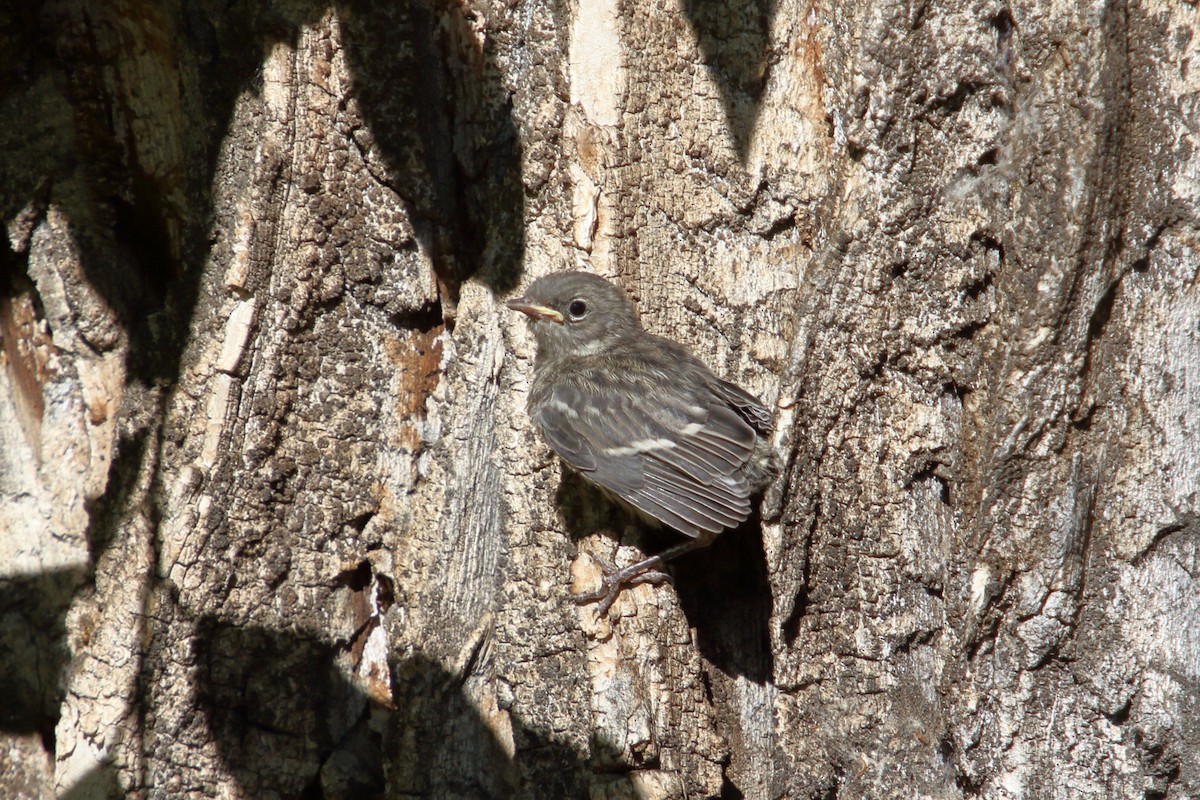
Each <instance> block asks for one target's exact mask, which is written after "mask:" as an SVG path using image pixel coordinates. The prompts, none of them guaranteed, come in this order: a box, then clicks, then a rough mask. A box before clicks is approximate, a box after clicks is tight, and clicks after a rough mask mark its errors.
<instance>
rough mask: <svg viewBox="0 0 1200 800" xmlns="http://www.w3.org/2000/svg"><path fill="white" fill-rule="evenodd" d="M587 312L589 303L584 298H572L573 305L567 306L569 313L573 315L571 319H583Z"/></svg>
mask: <svg viewBox="0 0 1200 800" xmlns="http://www.w3.org/2000/svg"><path fill="white" fill-rule="evenodd" d="M587 312H588V305H587V303H585V302H583V301H582V300H572V301H571V305H569V306H567V313H568V314H570V315H571V319H583V318H584V316H586V315H587Z"/></svg>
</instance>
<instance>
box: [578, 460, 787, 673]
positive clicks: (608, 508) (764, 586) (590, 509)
mask: <svg viewBox="0 0 1200 800" xmlns="http://www.w3.org/2000/svg"><path fill="white" fill-rule="evenodd" d="M555 501H556V502H557V503H558V506H559V508H561V509H562V513H563V521H564V522H565V523H566V527H567V532H568V533H569V534H570V535H571V537H572V538H573V539H575V540H578V539H581V538H583V537H584V536H590V535H591V534H593V533H598V532H600V533H605V534H607V535H609V536H612V537H614V538H618V539H619V538H620V537H619V536H618V535H617V533H615V532H617V531H621V530H623V529H624V528H625V527H626V526H627V525H628V524H629V523H630V522H631V521H633V519H634V518H633V515H631V514H628V513H626V512H624V511H623V510H622V509H621V508H620V507H619V506H618V505H617V504H616V503H614V502H612V501H610V500H608V499H607V498H605V497H604V495H603V494H601V493H600V492H599V491H598V490H596V489H595V488H593V487H592V486H590V485H589V484H587V483H586V482H584V480H583V478H581V477H580V476H579V475H577V474H576V473H574V472H571V471H570V470H564V471H563V477H562V482H561V483H560V484H559V488H558V493H557V495H556V497H555ZM635 525H636V526H637V529H638V537H639V542H638V544H639V545H640V546H641V547H642V549H643V550H644V551H645V554H646V556H647V557H648V556H651V555H653V554H655V553H658V552H661V551H662V550H665V549H666V548H668V547H670V546H672V545H675V544H679V543H680V542H681V541H682V540H683V535H682V534H679V533H676V532H675V531H672V530H669V529H665V528H663V529H659V530H655V529H654V528H651V527H650V526H649V525H647V524H645V523H642V522H641V521H640V520H639V521H636V522H635ZM569 566H570V565H568V564H563V566H562V569H563V573H564V575H565V574H566V572H567V570H568V569H569ZM666 571H667V573H668V574H670V575H671V576H672V578H673V579H674V582H675V591H676V594H677V595H678V597H679V605H680V607H681V608H682V609H683V612H684V614H685V615H686V616H687V619H688V624H689V625H691V626H692V627H694V628H695V629H696V641H697V647H698V648H699V650H700V654H701V655H702V656H703V657H704V658H705V659H706V660H707V661H708V662H709V663H711V664H712V665H713V666H715V667H716V668H717V669H719V670H721V671H722V672H724V673H726V674H727V675H729V676H731V677H737V676H741V677H744V678H746V679H747V680H749V681H753V682H754V683H758V684H762V683H766V682H769V681H771V679H772V674H771V673H772V669H771V665H772V661H771V646H770V642H771V638H770V628H769V627H768V626H769V622H770V618H771V585H770V581H769V580H768V577H767V558H766V553H765V552H764V550H763V545H762V532H761V523H760V521H759V519H758V517H757V514H756V515H755V516H753V517H751V518H750V519H749V520H747V521H746V522H745V523H743V524H742V525H740V526H739V527H738V528H736V529H735V530H729V531H725V532H724V533H722V534H721V535H720V536H718V537H717V538H716V539H715V540H714V541H713V543H712V544H711V545H709V546H708V547H705V548H703V549H701V550H697V551H695V552H693V553H688V554H687V555H684V556H681V557H680V558H678V559H677V560H675V561H673V562H670V563H669V564H668V565H667V570H666Z"/></svg>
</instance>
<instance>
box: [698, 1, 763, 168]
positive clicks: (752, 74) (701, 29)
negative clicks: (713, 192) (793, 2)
mask: <svg viewBox="0 0 1200 800" xmlns="http://www.w3.org/2000/svg"><path fill="white" fill-rule="evenodd" d="M683 11H684V14H686V15H687V18H688V20H689V21H690V22H691V24H692V29H693V30H694V31H695V32H696V38H697V40H698V41H699V45H700V53H701V55H702V56H703V57H704V64H705V66H707V67H708V69H709V71H710V73H711V74H712V77H713V78H714V79H715V80H716V83H717V86H718V87H719V88H720V91H721V101H722V104H723V105H724V107H725V121H726V124H728V125H729V129H730V131H731V132H732V133H733V139H734V143H735V144H736V145H737V152H738V158H739V159H740V160H741V162H742V163H743V164H745V163H746V158H747V157H748V155H749V152H750V137H751V135H752V134H753V132H754V123H755V122H756V121H757V120H758V112H759V109H760V108H761V101H762V94H763V89H764V88H765V87H766V85H767V71H768V69H769V67H770V61H769V56H770V52H769V48H770V44H771V21H772V19H773V18H774V16H775V3H774V2H773V0H735V2H726V1H725V0H684V3H683Z"/></svg>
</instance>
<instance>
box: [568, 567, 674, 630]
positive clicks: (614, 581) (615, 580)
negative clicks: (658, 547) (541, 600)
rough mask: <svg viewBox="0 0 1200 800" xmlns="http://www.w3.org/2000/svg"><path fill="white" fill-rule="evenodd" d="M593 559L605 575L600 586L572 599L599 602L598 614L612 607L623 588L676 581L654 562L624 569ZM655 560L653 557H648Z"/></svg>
mask: <svg viewBox="0 0 1200 800" xmlns="http://www.w3.org/2000/svg"><path fill="white" fill-rule="evenodd" d="M592 558H593V560H594V561H595V562H596V563H597V564H599V565H600V569H601V570H602V571H603V573H604V575H603V577H602V578H601V579H600V588H599V589H596V590H595V591H591V592H580V593H579V594H573V595H571V599H572V600H574V601H575V602H576V603H578V604H579V605H581V606H582V605H587V604H588V603H599V604H600V605H599V606H597V607H596V616H598V617H602V616H604V615H605V614H607V613H608V610H609V609H610V608H612V604H613V603H614V602H616V600H617V595H619V594H620V593H621V590H622V589H628V588H630V587H632V586H637V585H638V584H642V583H653V584H660V583H674V581H673V580H672V579H671V576H670V575H668V574H667V573H665V572H663V571H662V570H658V569H654V568H653V566H654V565H652V564H647V563H646V562H645V561H642V562H638V563H637V564H633V565H631V566H628V567H625V568H623V569H614V568H613V567H612V565H610V564H608V563H606V562H605V561H603V560H601V559H599V558H596V557H595V556H593V557H592ZM647 561H653V559H647Z"/></svg>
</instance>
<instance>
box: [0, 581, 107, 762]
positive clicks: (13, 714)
mask: <svg viewBox="0 0 1200 800" xmlns="http://www.w3.org/2000/svg"><path fill="white" fill-rule="evenodd" d="M86 577H87V570H86V569H85V568H84V567H70V568H66V569H60V570H51V571H47V572H42V573H39V574H36V575H17V576H13V577H7V578H0V731H4V732H11V733H37V734H38V735H39V736H41V738H42V743H43V744H44V745H45V746H46V748H47V750H49V751H50V752H53V750H54V726H55V725H57V724H58V716H59V707H60V706H61V705H62V700H63V687H62V685H61V681H60V675H61V674H62V670H63V669H64V668H65V667H66V665H67V661H68V660H69V659H70V656H71V653H70V650H69V649H68V647H67V639H66V634H67V629H66V623H65V616H66V613H67V610H68V609H69V608H70V605H71V600H72V598H73V596H74V593H75V591H76V590H77V589H78V588H79V586H80V585H81V584H82V583H84V581H85V580H86Z"/></svg>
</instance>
